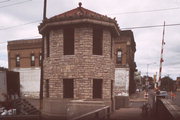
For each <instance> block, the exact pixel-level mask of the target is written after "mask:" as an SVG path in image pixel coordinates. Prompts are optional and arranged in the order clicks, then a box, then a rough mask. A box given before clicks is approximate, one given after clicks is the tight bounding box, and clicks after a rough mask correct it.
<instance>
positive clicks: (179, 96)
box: [172, 91, 180, 106]
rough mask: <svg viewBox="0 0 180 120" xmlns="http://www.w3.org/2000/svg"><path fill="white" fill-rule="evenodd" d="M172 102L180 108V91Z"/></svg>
mask: <svg viewBox="0 0 180 120" xmlns="http://www.w3.org/2000/svg"><path fill="white" fill-rule="evenodd" d="M172 101H173V102H174V103H175V104H177V105H178V106H180V91H179V92H176V97H175V98H174V99H173V100H172Z"/></svg>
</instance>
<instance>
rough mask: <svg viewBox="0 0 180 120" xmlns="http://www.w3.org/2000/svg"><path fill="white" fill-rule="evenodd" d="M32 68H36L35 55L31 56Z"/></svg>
mask: <svg viewBox="0 0 180 120" xmlns="http://www.w3.org/2000/svg"><path fill="white" fill-rule="evenodd" d="M31 66H35V55H34V53H32V54H31Z"/></svg>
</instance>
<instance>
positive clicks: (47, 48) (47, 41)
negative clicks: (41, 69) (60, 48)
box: [46, 32, 50, 57]
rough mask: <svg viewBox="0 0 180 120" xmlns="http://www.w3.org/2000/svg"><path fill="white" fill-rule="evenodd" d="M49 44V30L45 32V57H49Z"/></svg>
mask: <svg viewBox="0 0 180 120" xmlns="http://www.w3.org/2000/svg"><path fill="white" fill-rule="evenodd" d="M49 54H50V46H49V32H48V33H47V34H46V57H49Z"/></svg>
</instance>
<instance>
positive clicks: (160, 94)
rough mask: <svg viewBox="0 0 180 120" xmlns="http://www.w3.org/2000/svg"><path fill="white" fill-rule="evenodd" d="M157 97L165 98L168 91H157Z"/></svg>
mask: <svg viewBox="0 0 180 120" xmlns="http://www.w3.org/2000/svg"><path fill="white" fill-rule="evenodd" d="M157 97H160V98H167V97H168V93H167V91H159V93H158V94H157Z"/></svg>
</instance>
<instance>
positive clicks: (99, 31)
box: [39, 4, 135, 118]
mask: <svg viewBox="0 0 180 120" xmlns="http://www.w3.org/2000/svg"><path fill="white" fill-rule="evenodd" d="M39 33H40V34H42V36H43V58H44V59H43V109H42V115H43V116H45V117H55V118H60V117H63V118H64V117H70V118H71V117H72V116H77V115H79V114H83V113H86V112H88V111H91V110H93V109H97V108H99V107H102V106H110V107H111V109H112V110H113V109H114V93H113V92H114V91H113V89H114V80H115V67H117V68H118V67H119V66H123V67H124V68H125V69H126V68H127V70H128V77H129V78H130V79H131V74H133V73H131V70H134V68H133V69H131V67H132V66H133V67H134V65H135V64H134V62H130V60H134V52H135V47H133V46H135V42H134V38H133V34H132V32H131V31H124V32H121V30H120V28H119V27H118V24H117V21H116V20H115V19H111V18H109V17H107V16H103V15H101V14H98V13H96V12H93V11H90V10H88V9H85V8H83V7H81V4H79V7H77V8H75V9H73V10H70V11H67V12H65V13H62V14H59V15H56V16H54V17H51V18H49V19H45V20H44V21H43V22H42V23H41V24H40V25H39ZM121 34H122V35H123V36H121ZM120 36H121V37H120ZM122 39H124V40H122ZM116 42H117V43H118V42H122V43H123V45H122V49H121V50H122V51H123V52H124V53H126V51H127V50H128V52H127V53H126V57H125V58H124V57H123V58H122V64H120V65H119V63H118V64H115V63H116V59H118V58H117V57H116V54H117V52H118V51H117V50H119V48H121V45H120V44H119V43H118V44H117V45H116ZM123 46H125V49H124V48H123ZM131 55H132V56H131ZM129 82H131V80H130V81H129ZM84 108H86V109H84Z"/></svg>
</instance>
